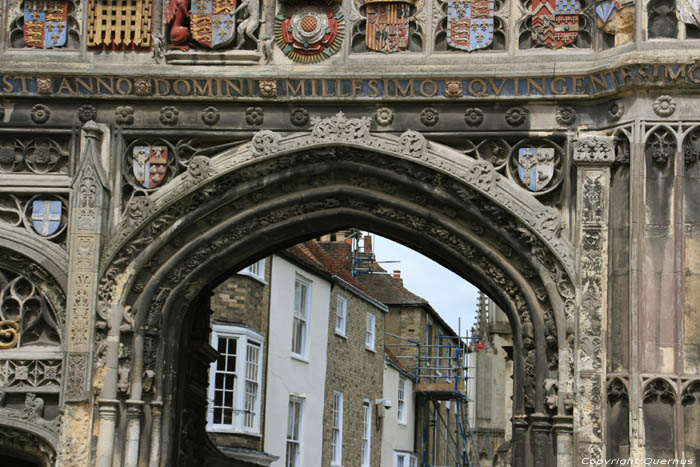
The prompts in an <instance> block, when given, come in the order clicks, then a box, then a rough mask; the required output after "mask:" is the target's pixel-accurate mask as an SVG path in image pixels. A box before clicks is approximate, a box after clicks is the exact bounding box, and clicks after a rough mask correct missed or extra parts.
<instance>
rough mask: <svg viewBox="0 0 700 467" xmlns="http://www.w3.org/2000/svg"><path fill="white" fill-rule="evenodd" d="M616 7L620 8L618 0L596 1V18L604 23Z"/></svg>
mask: <svg viewBox="0 0 700 467" xmlns="http://www.w3.org/2000/svg"><path fill="white" fill-rule="evenodd" d="M616 8H620V3H619V2H618V0H604V1H602V2H598V4H597V5H596V6H595V12H596V14H597V15H598V18H600V20H601V21H602V22H603V24H605V23H607V22H608V20H609V19H610V16H611V15H612V14H613V12H614V11H615V9H616Z"/></svg>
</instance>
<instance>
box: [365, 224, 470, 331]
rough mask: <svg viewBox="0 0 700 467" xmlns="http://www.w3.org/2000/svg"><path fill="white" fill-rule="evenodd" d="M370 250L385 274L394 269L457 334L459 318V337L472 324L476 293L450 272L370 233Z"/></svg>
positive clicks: (405, 283)
mask: <svg viewBox="0 0 700 467" xmlns="http://www.w3.org/2000/svg"><path fill="white" fill-rule="evenodd" d="M373 237H374V238H373V249H374V253H375V255H376V257H377V260H378V261H400V262H399V263H382V264H381V266H382V267H383V268H384V269H386V270H387V271H393V270H394V269H398V270H400V271H401V278H402V279H403V284H404V286H405V287H406V288H407V289H408V290H410V291H411V292H413V293H414V294H416V295H419V296H421V297H423V298H424V299H426V300H428V302H430V304H431V305H432V307H433V308H434V309H435V311H437V312H438V313H439V314H440V316H442V318H443V319H444V320H445V321H447V324H449V325H450V326H452V328H453V329H454V330H455V332H457V326H458V320H459V318H462V336H464V335H465V333H466V331H465V330H468V329H471V327H472V325H473V324H474V317H475V310H476V299H477V294H478V292H479V290H478V289H477V288H476V287H474V286H473V285H471V284H470V283H469V282H467V281H465V280H464V279H462V278H461V277H459V276H458V275H456V274H455V273H453V272H452V271H450V270H448V269H445V268H443V267H442V266H440V265H439V264H438V263H436V262H434V261H433V260H431V259H429V258H427V257H425V256H423V255H422V254H420V253H418V252H416V251H413V250H411V249H410V248H406V247H405V246H403V245H401V244H399V243H396V242H393V241H391V240H389V239H387V238H384V237H380V236H379V235H375V234H373Z"/></svg>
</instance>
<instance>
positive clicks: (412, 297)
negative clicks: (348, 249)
mask: <svg viewBox="0 0 700 467" xmlns="http://www.w3.org/2000/svg"><path fill="white" fill-rule="evenodd" d="M374 270H375V272H374V273H370V274H358V275H357V278H356V279H357V281H358V282H359V283H360V284H362V288H363V289H364V290H366V291H367V293H368V294H370V295H372V296H373V297H376V298H377V300H379V301H380V302H382V303H385V304H387V305H425V304H427V303H428V301H427V300H426V299H424V298H422V297H419V296H418V295H416V294H414V293H413V292H411V291H410V290H408V289H407V288H405V287H404V286H403V280H402V279H400V278H396V277H394V276H392V275H391V274H387V272H386V271H384V269H382V268H381V267H379V266H376V267H375V268H374Z"/></svg>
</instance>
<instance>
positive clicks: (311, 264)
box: [280, 240, 389, 312]
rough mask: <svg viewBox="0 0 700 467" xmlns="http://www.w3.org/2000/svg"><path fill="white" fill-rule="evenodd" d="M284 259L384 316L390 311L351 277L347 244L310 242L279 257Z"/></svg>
mask: <svg viewBox="0 0 700 467" xmlns="http://www.w3.org/2000/svg"><path fill="white" fill-rule="evenodd" d="M280 255H281V256H283V257H285V258H286V259H289V260H291V261H293V262H296V263H297V264H299V265H300V266H302V267H304V268H307V269H310V270H311V272H313V273H315V274H317V275H319V276H321V277H324V278H325V279H328V280H329V281H331V282H335V283H337V284H340V286H341V287H343V288H345V289H346V290H349V291H350V292H352V293H354V294H355V295H357V296H359V297H360V298H362V299H364V300H365V301H368V302H370V303H371V304H372V305H374V306H375V307H377V308H379V309H380V310H382V311H384V312H388V311H389V308H388V307H387V306H386V305H385V304H384V303H383V302H382V301H381V300H379V299H378V298H377V297H375V296H373V295H372V294H370V293H368V292H367V291H366V290H365V289H364V288H363V287H362V284H361V283H359V282H358V281H356V280H355V278H353V277H352V273H351V271H352V267H351V265H352V249H351V246H350V245H348V244H346V243H344V242H333V243H319V242H316V241H314V240H310V241H307V242H304V243H299V244H296V245H294V246H292V247H290V248H287V249H286V250H284V251H282V252H281V253H280Z"/></svg>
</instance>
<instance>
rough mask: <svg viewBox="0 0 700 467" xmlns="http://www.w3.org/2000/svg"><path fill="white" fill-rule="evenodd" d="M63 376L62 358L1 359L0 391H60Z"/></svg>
mask: <svg viewBox="0 0 700 467" xmlns="http://www.w3.org/2000/svg"><path fill="white" fill-rule="evenodd" d="M62 376H63V362H62V361H61V360H55V359H54V360H0V391H2V390H5V389H12V390H19V389H22V390H36V389H41V391H47V390H48V391H58V390H59V389H60V387H61V378H62Z"/></svg>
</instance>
